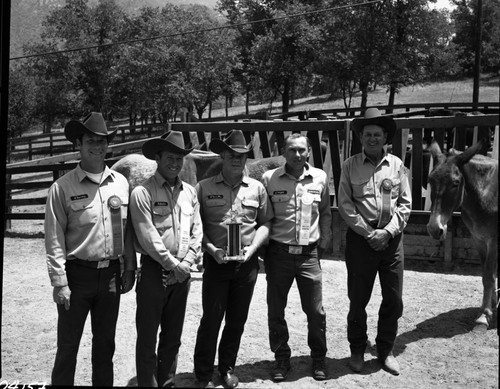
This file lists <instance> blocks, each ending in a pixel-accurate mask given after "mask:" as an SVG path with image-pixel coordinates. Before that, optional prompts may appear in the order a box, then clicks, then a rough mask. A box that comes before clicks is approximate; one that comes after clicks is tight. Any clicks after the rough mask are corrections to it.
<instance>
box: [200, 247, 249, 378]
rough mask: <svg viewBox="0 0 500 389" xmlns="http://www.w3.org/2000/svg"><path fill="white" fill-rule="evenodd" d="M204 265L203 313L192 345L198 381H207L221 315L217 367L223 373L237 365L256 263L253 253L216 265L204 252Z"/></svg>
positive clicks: (212, 363) (210, 373) (210, 376)
mask: <svg viewBox="0 0 500 389" xmlns="http://www.w3.org/2000/svg"><path fill="white" fill-rule="evenodd" d="M203 265H204V267H205V270H204V272H203V286H202V305H203V316H202V318H201V321H200V326H199V327H198V334H197V337H196V346H195V349H194V372H195V375H196V378H197V379H198V380H199V381H208V380H211V379H212V374H213V371H214V361H215V353H216V349H217V338H218V335H219V330H220V327H221V323H222V319H223V318H224V315H225V324H224V329H223V331H222V335H221V338H220V342H219V349H218V351H219V366H218V369H219V372H221V373H222V374H225V373H226V372H227V371H229V370H231V369H234V367H235V365H236V358H237V356H238V350H239V348H240V342H241V337H242V335H243V330H244V327H245V323H246V321H247V317H248V310H249V309H250V302H251V300H252V295H253V291H254V287H255V283H256V281H257V275H258V272H259V264H258V258H257V255H255V256H253V257H252V258H251V259H250V260H249V261H248V262H245V263H243V264H240V263H235V262H230V263H227V264H222V265H219V264H217V262H216V261H215V260H214V259H213V258H212V257H211V256H210V255H209V254H208V253H205V254H204V258H203Z"/></svg>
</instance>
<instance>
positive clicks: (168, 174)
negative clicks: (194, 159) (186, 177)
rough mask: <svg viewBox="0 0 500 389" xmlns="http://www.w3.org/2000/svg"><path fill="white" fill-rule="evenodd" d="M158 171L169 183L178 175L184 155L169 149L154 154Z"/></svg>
mask: <svg viewBox="0 0 500 389" xmlns="http://www.w3.org/2000/svg"><path fill="white" fill-rule="evenodd" d="M156 163H157V164H158V172H159V173H160V174H161V175H162V176H163V178H165V179H166V180H167V181H169V182H170V183H172V182H174V181H175V179H176V177H177V176H178V175H179V173H180V171H181V169H182V165H183V163H184V155H183V154H178V153H173V152H171V151H162V152H161V153H159V154H157V155H156Z"/></svg>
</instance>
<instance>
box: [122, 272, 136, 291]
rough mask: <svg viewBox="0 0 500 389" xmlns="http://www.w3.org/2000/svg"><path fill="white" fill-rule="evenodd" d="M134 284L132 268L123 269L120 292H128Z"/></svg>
mask: <svg viewBox="0 0 500 389" xmlns="http://www.w3.org/2000/svg"><path fill="white" fill-rule="evenodd" d="M134 284H135V271H134V270H125V271H124V272H123V275H122V289H121V291H120V292H121V293H122V294H124V293H127V292H130V290H131V289H132V288H133V287H134Z"/></svg>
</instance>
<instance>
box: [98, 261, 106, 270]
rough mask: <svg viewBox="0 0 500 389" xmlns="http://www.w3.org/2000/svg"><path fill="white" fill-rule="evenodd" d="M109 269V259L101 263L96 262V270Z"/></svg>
mask: <svg viewBox="0 0 500 389" xmlns="http://www.w3.org/2000/svg"><path fill="white" fill-rule="evenodd" d="M107 267H109V259H105V260H103V261H99V262H97V268H98V269H105V268H107Z"/></svg>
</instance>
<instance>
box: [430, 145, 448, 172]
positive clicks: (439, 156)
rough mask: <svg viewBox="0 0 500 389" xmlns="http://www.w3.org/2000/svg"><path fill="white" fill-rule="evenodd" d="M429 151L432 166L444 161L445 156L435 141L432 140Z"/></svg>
mask: <svg viewBox="0 0 500 389" xmlns="http://www.w3.org/2000/svg"><path fill="white" fill-rule="evenodd" d="M430 151H431V155H432V159H433V163H434V166H437V165H440V164H442V163H443V162H444V161H446V156H445V155H444V154H443V152H442V151H441V148H440V147H439V143H437V142H436V141H435V140H433V141H432V143H431V146H430Z"/></svg>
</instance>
